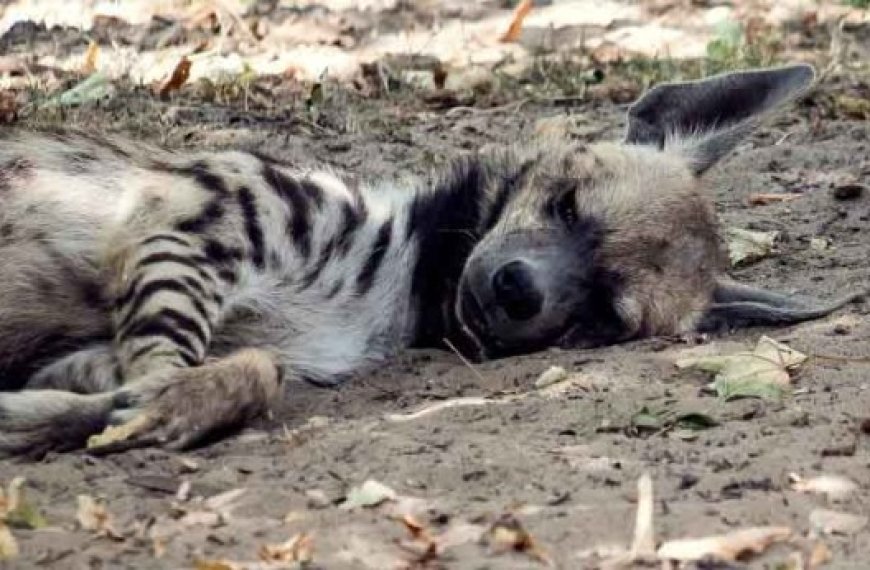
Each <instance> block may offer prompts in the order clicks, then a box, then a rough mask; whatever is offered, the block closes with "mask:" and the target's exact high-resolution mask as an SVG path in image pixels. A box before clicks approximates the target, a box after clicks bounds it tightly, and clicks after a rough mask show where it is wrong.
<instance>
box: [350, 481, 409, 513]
mask: <svg viewBox="0 0 870 570" xmlns="http://www.w3.org/2000/svg"><path fill="white" fill-rule="evenodd" d="M397 496H398V495H397V494H396V492H395V491H393V490H392V489H390V488H389V487H387V486H386V485H384V484H383V483H380V482H378V481H375V480H374V479H369V480H367V481H366V482H365V483H363V484H362V485H360V486H359V487H354V488H353V489H351V490H350V492H349V493H348V494H347V499H345V501H344V502H343V503H342V504H341V508H342V509H346V510H349V509H354V508H357V507H376V506H378V505H380V504H381V503H383V502H385V501H395V500H396V497H397Z"/></svg>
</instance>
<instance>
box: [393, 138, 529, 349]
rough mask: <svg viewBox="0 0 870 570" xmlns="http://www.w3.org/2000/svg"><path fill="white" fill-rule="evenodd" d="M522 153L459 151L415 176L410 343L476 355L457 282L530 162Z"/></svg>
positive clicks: (411, 218) (410, 223)
mask: <svg viewBox="0 0 870 570" xmlns="http://www.w3.org/2000/svg"><path fill="white" fill-rule="evenodd" d="M522 154H523V153H521V152H515V151H507V150H505V151H502V152H499V153H491V154H488V155H483V154H474V155H468V156H463V157H460V158H457V159H454V160H453V161H452V162H451V163H450V164H449V165H447V166H446V167H444V168H443V169H441V170H439V171H436V172H435V173H433V174H432V175H430V177H429V179H428V180H426V181H419V182H418V186H417V188H416V189H415V190H414V197H413V200H412V201H411V202H410V205H409V208H410V212H409V215H408V226H407V228H408V234H407V236H408V238H409V239H416V242H417V244H418V255H417V259H416V261H415V266H414V270H413V273H412V277H411V279H412V282H411V291H412V296H413V303H414V306H415V308H416V312H417V319H416V327H415V334H414V341H413V343H412V346H413V347H437V348H449V349H451V350H452V349H458V350H459V351H460V352H461V353H462V354H464V355H466V356H471V357H479V356H480V347H479V346H478V345H477V342H476V341H475V340H473V338H472V337H471V336H470V335H468V334H467V333H466V332H465V331H464V330H463V327H462V325H461V324H460V322H459V321H458V318H457V314H456V293H457V287H458V283H459V279H460V276H461V274H462V271H463V268H464V267H465V263H466V261H467V259H468V257H469V255H470V254H471V251H472V249H473V248H474V247H475V245H477V244H478V242H480V240H481V238H482V237H483V236H484V234H486V232H487V231H489V230H490V229H491V228H492V227H493V226H494V225H495V224H496V222H497V221H498V219H499V217H500V215H501V213H502V211H503V210H504V208H505V205H506V204H507V203H508V201H509V200H510V198H511V196H512V195H513V194H514V193H515V192H516V191H517V190H518V188H519V187H520V183H521V181H522V178H523V176H524V175H525V173H526V172H528V170H529V169H530V166H531V165H532V162H533V161H532V159H530V158H526V157H523V156H522ZM447 343H450V344H452V346H450V345H448V344H447Z"/></svg>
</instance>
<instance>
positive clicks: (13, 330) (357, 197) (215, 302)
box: [0, 65, 850, 455]
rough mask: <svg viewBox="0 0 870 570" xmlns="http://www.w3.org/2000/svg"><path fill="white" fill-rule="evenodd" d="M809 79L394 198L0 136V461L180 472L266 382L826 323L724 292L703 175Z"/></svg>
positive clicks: (249, 413)
mask: <svg viewBox="0 0 870 570" xmlns="http://www.w3.org/2000/svg"><path fill="white" fill-rule="evenodd" d="M812 79H813V71H812V69H811V68H809V67H807V66H800V65H799V66H790V67H783V68H777V69H767V70H759V71H749V72H741V73H734V74H730V75H723V76H717V77H712V78H709V79H706V80H703V81H699V82H694V83H678V84H666V85H660V86H658V87H656V88H654V89H652V90H651V91H649V92H648V93H647V94H646V95H645V96H643V97H642V98H641V99H640V100H639V101H638V102H637V103H636V104H635V105H634V106H632V107H631V110H630V112H629V117H628V130H627V135H626V137H625V140H624V141H622V142H621V143H604V144H595V145H589V146H584V145H580V144H576V143H573V142H570V141H565V140H547V141H532V142H529V143H528V144H527V145H524V146H516V147H513V148H505V149H501V150H497V151H492V152H490V153H488V154H478V155H475V156H465V157H461V158H458V159H456V160H455V161H454V162H453V163H452V164H451V165H450V166H449V167H448V168H446V169H444V171H442V172H441V173H439V174H438V175H437V176H434V177H432V178H431V179H429V180H418V181H415V182H413V183H409V184H408V185H407V186H406V187H402V185H397V184H393V183H386V182H378V181H375V182H371V183H367V182H360V181H359V180H356V179H354V178H351V177H346V176H344V175H342V174H340V173H335V172H331V171H327V170H322V169H317V168H313V169H311V168H305V167H302V166H298V165H293V164H287V163H284V162H280V161H277V160H274V159H271V158H268V157H263V156H260V155H258V154H256V153H248V152H201V153H189V154H183V155H182V154H175V153H171V152H168V151H164V150H161V149H157V148H150V147H146V146H144V145H139V144H133V143H130V142H127V141H124V140H119V139H114V138H110V137H97V136H94V135H88V134H85V133H70V132H27V131H20V130H12V131H7V132H4V133H2V134H0V387H2V388H3V389H4V391H3V392H2V393H0V453H2V454H6V455H10V454H24V453H29V454H34V453H36V454H38V453H42V452H45V451H46V450H50V449H69V448H74V447H77V446H81V445H83V444H84V442H85V441H86V440H87V438H88V437H89V436H91V435H93V434H96V433H98V432H100V431H101V430H103V429H104V428H106V426H108V425H111V424H117V423H127V425H128V427H130V434H129V437H128V438H127V439H125V440H124V441H123V442H122V443H121V444H115V445H114V446H113V448H115V449H116V448H119V447H124V446H137V445H153V444H158V445H164V446H167V447H172V448H182V447H187V446H190V445H192V444H195V443H197V442H200V441H201V440H202V439H203V438H205V437H207V436H210V435H212V434H214V433H215V431H216V430H222V429H225V428H227V427H231V426H238V425H241V424H244V423H245V422H246V421H248V420H250V419H251V418H253V417H256V416H258V415H260V414H262V413H263V412H264V411H265V410H266V409H267V408H268V407H269V405H270V404H271V403H272V402H274V401H275V400H276V399H277V398H278V397H279V395H280V394H281V393H282V392H283V391H284V390H285V388H284V387H283V386H282V381H284V382H289V381H298V380H307V381H310V382H314V383H318V384H327V385H331V384H336V383H338V382H340V381H341V380H343V379H344V378H346V377H348V376H350V375H352V374H354V373H358V372H359V371H361V370H364V369H365V368H366V367H368V366H370V365H372V364H374V363H377V362H380V361H383V360H384V359H385V358H388V357H389V356H390V355H391V354H394V353H396V351H398V350H401V349H402V348H405V347H412V346H443V344H444V343H445V341H450V342H452V344H453V345H454V346H458V347H460V348H461V350H463V351H464V352H466V353H468V354H472V355H476V356H479V357H489V358H492V357H498V356H504V355H509V354H515V353H520V352H528V351H532V350H536V349H539V348H543V347H546V346H550V345H562V346H566V347H576V346H595V345H602V344H609V343H615V342H620V341H624V340H628V339H632V338H638V337H641V336H648V335H673V334H680V333H686V332H691V331H694V330H698V329H706V328H711V327H718V326H741V325H751V324H787V323H794V322H798V321H801V320H805V319H811V318H817V317H820V316H823V315H826V314H828V313H830V312H831V311H833V310H835V309H836V308H838V307H840V306H842V305H843V304H844V303H845V302H847V301H849V300H850V299H845V300H840V301H837V302H834V303H832V304H830V305H827V306H816V305H815V304H813V303H805V302H800V301H797V300H794V299H790V298H787V297H785V296H782V295H778V294H775V293H770V292H765V291H761V290H757V289H754V288H751V287H749V286H746V285H739V284H737V283H734V282H732V281H730V280H728V279H727V278H725V277H724V273H723V268H724V267H725V256H724V255H723V251H722V245H721V241H720V239H719V237H718V235H717V226H716V219H715V215H714V212H713V209H712V206H711V202H710V200H709V198H708V196H707V195H706V194H705V193H704V190H703V188H702V186H703V176H702V175H703V174H704V172H705V171H706V170H707V169H708V168H710V167H711V166H712V165H713V164H714V163H715V162H716V161H718V160H719V159H720V158H721V157H722V156H724V155H725V154H726V153H727V152H728V151H729V150H730V149H731V148H733V147H734V146H735V144H737V143H738V141H739V140H741V138H742V137H744V136H745V135H746V134H747V133H749V132H750V131H751V130H752V129H753V128H754V127H755V126H756V125H757V124H758V123H759V122H760V121H761V120H762V119H763V118H764V117H765V116H767V115H768V114H770V113H771V112H772V111H774V109H776V108H777V107H778V106H780V105H782V104H784V103H786V102H788V101H789V100H791V99H793V98H794V97H796V96H797V95H799V94H800V93H801V92H802V91H803V90H804V89H806V88H807V86H808V85H809V84H810V83H811V82H812Z"/></svg>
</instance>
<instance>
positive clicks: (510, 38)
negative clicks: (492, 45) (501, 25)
mask: <svg viewBox="0 0 870 570" xmlns="http://www.w3.org/2000/svg"><path fill="white" fill-rule="evenodd" d="M534 5H535V2H534V0H522V1H521V2H520V3H519V4H517V7H516V8H514V15H513V18H512V19H511V24H510V26H508V29H507V31H506V32H505V33H504V35H502V37H500V38H499V41H501V42H515V41H517V40H518V39H519V38H520V32H521V31H522V29H523V20H525V19H526V16H528V15H529V12H531V11H532V7H533V6H534Z"/></svg>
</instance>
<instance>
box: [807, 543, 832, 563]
mask: <svg viewBox="0 0 870 570" xmlns="http://www.w3.org/2000/svg"><path fill="white" fill-rule="evenodd" d="M831 558H833V555H832V554H831V549H830V548H828V545H827V544H825V543H824V542H817V543H816V544H815V545H814V546H813V549H812V550H811V551H810V556H809V560H808V561H807V570H817V568H819V567H820V566H824V565H825V564H827V563H828V562H830V561H831Z"/></svg>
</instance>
